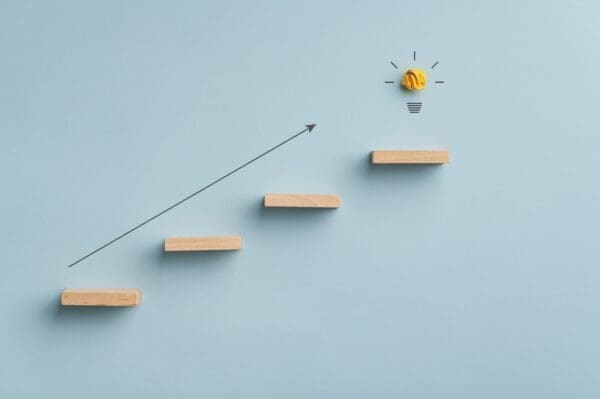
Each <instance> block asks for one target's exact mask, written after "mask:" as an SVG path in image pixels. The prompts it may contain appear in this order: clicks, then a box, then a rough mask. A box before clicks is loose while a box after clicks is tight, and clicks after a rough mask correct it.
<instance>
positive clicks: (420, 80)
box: [385, 51, 444, 114]
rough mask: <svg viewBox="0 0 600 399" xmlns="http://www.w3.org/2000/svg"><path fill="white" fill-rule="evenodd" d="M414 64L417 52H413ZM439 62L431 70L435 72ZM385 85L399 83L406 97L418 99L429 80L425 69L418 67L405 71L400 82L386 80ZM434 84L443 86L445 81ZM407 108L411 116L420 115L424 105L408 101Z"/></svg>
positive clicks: (396, 67) (437, 81) (391, 62)
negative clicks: (419, 93)
mask: <svg viewBox="0 0 600 399" xmlns="http://www.w3.org/2000/svg"><path fill="white" fill-rule="evenodd" d="M412 58H413V62H414V63H416V61H417V52H416V51H413V57H412ZM390 64H392V66H393V67H394V68H395V69H398V66H397V65H396V64H394V62H393V61H390ZM437 64H438V62H437V61H436V62H435V63H434V64H433V65H432V66H431V69H432V70H433V69H434V68H435V67H436V66H437ZM385 83H399V84H400V88H401V89H402V90H403V91H404V92H405V95H406V96H410V97H411V99H413V98H414V99H415V100H416V99H418V98H419V96H416V95H417V93H418V92H420V91H423V90H425V88H426V87H427V83H428V79H427V72H426V71H425V70H424V69H421V68H417V67H410V68H408V69H406V70H405V71H404V73H403V74H402V76H401V78H400V80H399V81H395V80H386V81H385ZM433 83H436V84H442V83H444V81H443V80H436V81H434V82H433ZM406 107H407V108H408V112H409V113H411V114H418V113H420V112H421V108H422V107H423V103H422V102H420V101H407V102H406Z"/></svg>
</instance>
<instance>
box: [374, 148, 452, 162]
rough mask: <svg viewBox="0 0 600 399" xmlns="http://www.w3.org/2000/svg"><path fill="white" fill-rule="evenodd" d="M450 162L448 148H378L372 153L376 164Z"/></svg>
mask: <svg viewBox="0 0 600 399" xmlns="http://www.w3.org/2000/svg"><path fill="white" fill-rule="evenodd" d="M448 162H450V152H449V151H447V150H434V151H422V150H409V151H406V150H405V151H402V150H397V151H396V150H378V151H373V152H372V153H371V163H372V164H375V165H410V164H445V163H448Z"/></svg>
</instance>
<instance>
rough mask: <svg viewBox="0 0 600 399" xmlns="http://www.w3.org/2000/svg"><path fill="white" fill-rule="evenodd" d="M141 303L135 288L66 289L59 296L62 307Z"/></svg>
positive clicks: (140, 294)
mask: <svg viewBox="0 0 600 399" xmlns="http://www.w3.org/2000/svg"><path fill="white" fill-rule="evenodd" d="M141 301H142V290H139V289H137V288H112V289H111V288H108V289H97V288H96V289H94V288H91V289H67V290H64V291H63V292H62V293H61V294H60V303H61V305H63V306H137V305H139V304H140V302H141Z"/></svg>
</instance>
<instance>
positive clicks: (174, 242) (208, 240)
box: [165, 236, 242, 252]
mask: <svg viewBox="0 0 600 399" xmlns="http://www.w3.org/2000/svg"><path fill="white" fill-rule="evenodd" d="M241 248H242V237H239V236H230V237H173V238H167V239H166V240H165V252H186V251H234V250H238V249H241Z"/></svg>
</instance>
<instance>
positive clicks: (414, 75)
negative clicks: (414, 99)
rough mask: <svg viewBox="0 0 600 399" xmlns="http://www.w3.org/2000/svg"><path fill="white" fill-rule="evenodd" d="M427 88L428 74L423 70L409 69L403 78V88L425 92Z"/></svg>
mask: <svg viewBox="0 0 600 399" xmlns="http://www.w3.org/2000/svg"><path fill="white" fill-rule="evenodd" d="M425 86H427V73H425V71H424V70H422V69H408V70H407V71H406V72H404V76H402V87H404V88H405V89H406V90H423V89H424V88H425Z"/></svg>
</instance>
